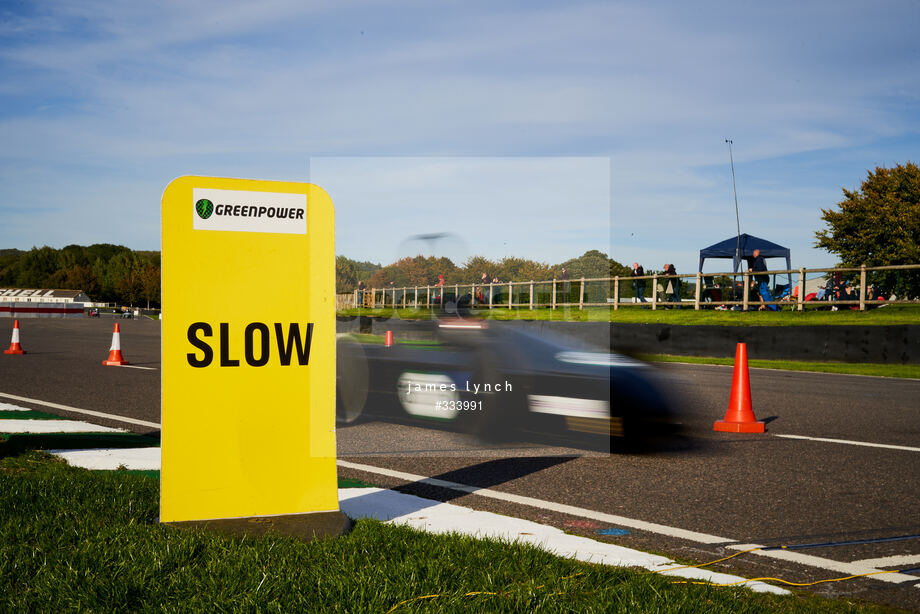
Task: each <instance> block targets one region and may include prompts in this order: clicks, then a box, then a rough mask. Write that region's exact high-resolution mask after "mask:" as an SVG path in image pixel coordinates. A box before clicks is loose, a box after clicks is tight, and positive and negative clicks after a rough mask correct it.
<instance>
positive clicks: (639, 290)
mask: <svg viewBox="0 0 920 614" xmlns="http://www.w3.org/2000/svg"><path fill="white" fill-rule="evenodd" d="M632 274H633V277H642V276H643V275H645V269H643V268H642V267H641V266H639V263H638V262H633V272H632ZM633 287H634V288H635V290H636V300H637V301H638V302H640V303H644V302H646V301H645V280H644V279H634V280H633Z"/></svg>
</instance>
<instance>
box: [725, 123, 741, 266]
mask: <svg viewBox="0 0 920 614" xmlns="http://www.w3.org/2000/svg"><path fill="white" fill-rule="evenodd" d="M725 142H726V143H728V159H729V161H730V162H731V165H732V190H734V192H735V223H736V224H737V225H738V242H737V243H736V244H735V263H736V264H741V218H740V217H739V216H738V186H736V185H735V159H734V157H733V156H732V141H731V140H730V139H725Z"/></svg>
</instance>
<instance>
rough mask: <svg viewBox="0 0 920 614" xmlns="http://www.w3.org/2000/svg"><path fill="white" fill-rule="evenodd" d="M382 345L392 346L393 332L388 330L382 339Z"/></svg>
mask: <svg viewBox="0 0 920 614" xmlns="http://www.w3.org/2000/svg"><path fill="white" fill-rule="evenodd" d="M383 345H384V346H386V347H390V346H392V345H393V331H391V330H388V331H387V334H386V336H385V337H384V338H383Z"/></svg>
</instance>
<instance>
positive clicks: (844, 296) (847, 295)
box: [840, 284, 859, 311]
mask: <svg viewBox="0 0 920 614" xmlns="http://www.w3.org/2000/svg"><path fill="white" fill-rule="evenodd" d="M840 300H842V301H858V300H859V297H858V296H856V293H855V292H853V286H851V285H850V284H847V285H845V286H844V287H843V292H842V293H841V295H840ZM850 309H853V310H854V311H859V305H850Z"/></svg>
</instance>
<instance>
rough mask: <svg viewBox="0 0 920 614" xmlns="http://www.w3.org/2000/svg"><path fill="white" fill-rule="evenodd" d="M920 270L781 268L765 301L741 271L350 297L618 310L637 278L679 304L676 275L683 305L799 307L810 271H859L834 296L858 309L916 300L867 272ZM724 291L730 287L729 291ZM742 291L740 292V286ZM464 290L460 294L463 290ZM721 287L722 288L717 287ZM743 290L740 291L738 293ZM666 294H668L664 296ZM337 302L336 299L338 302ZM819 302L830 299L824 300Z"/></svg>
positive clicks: (413, 303)
mask: <svg viewBox="0 0 920 614" xmlns="http://www.w3.org/2000/svg"><path fill="white" fill-rule="evenodd" d="M916 269H920V264H908V265H894V266H879V267H867V266H865V265H863V266H861V267H858V268H826V269H805V268H800V269H790V270H786V269H782V270H771V271H765V272H763V273H758V275H770V276H772V277H773V280H774V283H773V288H774V291H775V289H776V288H778V287H779V288H783V289H784V291H785V290H786V289H788V294H787V295H786V296H784V297H783V298H778V299H777V300H773V301H762V300H761V299H760V295H759V293H758V292H757V291H756V289H754V288H752V283H751V282H752V280H753V277H754V273H752V272H749V271H745V272H739V273H707V274H703V273H691V274H684V275H662V274H656V275H644V276H641V277H633V276H628V277H619V276H616V277H597V278H584V277H582V278H580V279H572V280H562V279H552V280H546V281H514V282H510V281H509V282H504V283H496V284H493V283H489V284H448V285H444V286H412V287H402V288H395V287H392V288H369V289H367V290H355V291H354V292H353V293H352V295H351V297H352V300H351V305H352V307H355V308H357V307H365V308H368V309H379V308H386V307H412V308H415V309H418V308H421V307H425V308H431V307H437V306H439V305H443V304H445V301H447V302H448V303H450V302H453V301H454V300H455V299H456V297H460V296H464V295H468V296H469V304H470V306H471V307H476V308H480V309H492V308H507V309H514V308H519V309H524V308H526V309H536V308H547V307H548V308H550V309H560V308H561V309H573V308H576V307H577V308H578V309H584V308H585V307H599V306H603V307H612V308H613V309H615V310H616V309H619V308H620V307H623V306H636V305H637V304H640V303H639V302H638V301H637V299H636V296H635V294H636V293H635V283H636V282H637V281H639V280H645V281H646V284H645V285H646V286H648V285H649V284H648V281H651V288H652V291H651V292H650V293H649V298H648V299H647V300H646V301H645V303H644V305H645V306H647V307H649V308H651V309H658V308H661V307H674V306H676V305H678V303H677V302H676V301H673V300H668V298H670V297H668V296H667V295H666V294H665V290H666V287H667V284H668V282H671V283H674V282H675V281H677V280H685V279H686V280H692V281H693V284H692V286H693V298H692V299H681V301H680V303H679V304H680V305H682V306H686V307H687V308H689V307H690V306H691V305H692V306H693V309H700V308H709V307H715V306H718V305H723V306H725V307H727V308H730V307H735V306H740V307H741V309H742V310H745V311H746V310H747V309H748V308H749V307H750V306H752V305H761V304H763V305H780V306H781V305H786V306H790V305H792V306H794V308H795V309H797V310H798V311H801V310H803V309H804V306H805V281H806V279H807V275H808V274H818V273H821V274H827V273H830V274H838V273H839V274H840V275H844V274H846V273H854V272H858V273H859V282H858V285H855V284H854V285H853V286H852V287H853V288H854V290H855V296H854V298H853V299H852V300H835V301H833V304H834V305H837V306H846V307H849V306H858V307H859V310H860V311H865V309H866V305H867V304H879V305H882V304H892V303H916V302H917V301H916V300H905V299H903V298H901V297H897V298H895V299H891V298H890V297H889V298H885V299H884V300H870V299H869V297H867V288H868V285H867V283H866V276H867V274H868V273H871V272H873V271H891V270H916ZM795 273H798V282H797V283H795V284H790V285H788V286H785V285H781V286H778V285H777V284H776V283H775V280H776V276H777V275H793V274H795ZM726 277H729V278H732V279H733V280H738V279H740V280H741V282H740V289H736V288H737V285H738V284H737V282H733V284H732V286H725V287H720V286H713V285H707V286H705V287H704V280H711V279H715V278H726ZM726 290H730V291H729V292H726ZM739 290H740V291H739ZM461 291H462V294H461ZM716 291H718V292H716ZM739 294H740V296H739ZM662 295H664V296H662ZM337 303H338V301H337ZM819 304H826V303H825V302H820V303H819Z"/></svg>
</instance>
